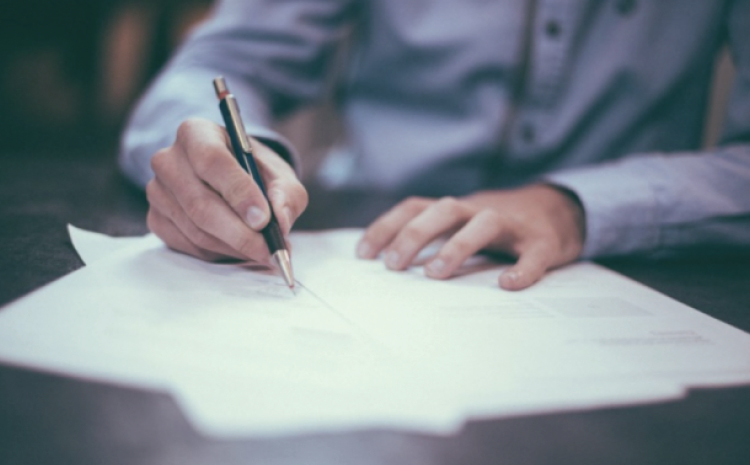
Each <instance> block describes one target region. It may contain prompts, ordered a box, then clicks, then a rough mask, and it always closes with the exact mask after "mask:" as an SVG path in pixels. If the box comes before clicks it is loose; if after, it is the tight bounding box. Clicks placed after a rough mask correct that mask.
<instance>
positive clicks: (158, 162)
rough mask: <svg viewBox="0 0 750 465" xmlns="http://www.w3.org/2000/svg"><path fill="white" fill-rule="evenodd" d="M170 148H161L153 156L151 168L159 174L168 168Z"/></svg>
mask: <svg viewBox="0 0 750 465" xmlns="http://www.w3.org/2000/svg"><path fill="white" fill-rule="evenodd" d="M170 158H171V157H170V154H169V149H166V148H164V149H161V150H159V151H158V152H156V153H155V154H154V155H153V156H152V157H151V169H152V170H153V172H154V174H156V175H157V176H158V175H159V174H161V173H163V172H164V171H166V170H167V169H169V165H170Z"/></svg>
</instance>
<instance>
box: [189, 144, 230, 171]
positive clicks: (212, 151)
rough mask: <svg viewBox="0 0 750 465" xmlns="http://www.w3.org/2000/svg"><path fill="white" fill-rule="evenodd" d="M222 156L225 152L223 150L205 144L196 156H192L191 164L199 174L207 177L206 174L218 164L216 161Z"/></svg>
mask: <svg viewBox="0 0 750 465" xmlns="http://www.w3.org/2000/svg"><path fill="white" fill-rule="evenodd" d="M222 156H223V154H222V153H221V151H220V150H217V149H216V148H215V147H213V146H205V147H202V148H201V150H200V151H198V152H197V153H196V154H195V156H194V157H191V164H192V165H193V169H194V170H195V172H196V173H197V174H198V176H200V177H205V175H206V174H207V173H209V172H210V171H211V169H212V168H213V167H214V166H216V163H217V162H218V161H219V159H220V157H222Z"/></svg>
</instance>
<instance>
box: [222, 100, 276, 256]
mask: <svg viewBox="0 0 750 465" xmlns="http://www.w3.org/2000/svg"><path fill="white" fill-rule="evenodd" d="M219 109H220V110H221V115H222V116H223V118H224V123H225V125H226V128H227V132H228V133H229V140H230V141H231V143H232V152H233V153H234V157H235V158H236V159H237V162H238V163H239V164H240V166H242V168H243V169H244V170H245V171H246V172H247V173H249V174H250V175H251V176H252V177H253V180H254V181H255V183H256V184H257V185H258V187H259V188H260V190H261V192H262V193H263V197H264V198H265V199H266V202H267V203H268V209H269V211H270V213H271V218H270V219H269V221H268V224H267V225H266V227H265V228H263V229H262V230H261V233H262V234H263V238H264V239H265V241H266V244H268V249H269V251H270V252H271V254H272V255H273V254H274V253H275V252H276V251H278V250H286V248H287V247H286V241H285V240H284V236H283V235H282V234H281V228H280V227H279V222H278V220H277V218H276V215H275V214H274V212H273V208H272V207H271V203H270V202H269V201H268V192H266V185H265V183H264V182H263V178H262V177H261V176H260V170H259V169H258V165H257V164H256V163H255V158H254V157H253V153H252V147H251V146H250V142H249V141H248V138H247V134H245V128H244V127H243V124H242V119H241V118H240V116H239V108H238V107H237V102H236V100H234V97H233V96H231V94H230V95H229V96H227V97H226V98H223V99H222V100H221V101H220V102H219Z"/></svg>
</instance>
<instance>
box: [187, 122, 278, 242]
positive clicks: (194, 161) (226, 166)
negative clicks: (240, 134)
mask: <svg viewBox="0 0 750 465" xmlns="http://www.w3.org/2000/svg"><path fill="white" fill-rule="evenodd" d="M177 142H178V144H179V145H180V147H181V148H182V150H183V151H184V152H185V154H186V156H187V159H188V162H189V163H190V165H191V167H192V169H193V171H194V172H195V174H196V175H197V177H198V178H199V179H200V180H201V181H203V182H205V183H206V184H208V185H209V186H211V188H213V189H214V190H215V191H216V192H218V193H219V195H220V196H221V197H222V198H223V199H224V200H225V201H226V203H227V204H228V205H229V206H230V207H231V208H232V210H233V211H234V212H235V213H236V214H237V215H238V216H239V217H240V218H242V219H243V221H245V223H246V224H247V225H248V226H250V227H251V228H253V229H254V230H256V231H260V230H261V229H263V227H265V225H266V223H268V219H269V218H270V216H269V206H268V201H267V200H266V198H265V197H264V196H263V193H262V191H261V189H260V187H259V186H258V184H256V183H255V181H254V180H253V177H252V175H250V174H249V173H247V172H245V170H244V169H243V168H242V166H241V165H240V164H239V163H238V162H237V160H236V159H235V157H234V154H233V153H232V151H231V149H230V147H229V139H228V136H227V135H226V132H225V131H224V130H223V129H222V128H221V127H219V126H217V125H215V124H213V123H211V122H208V121H202V120H188V121H186V122H184V123H182V124H181V125H180V128H179V129H178V131H177Z"/></svg>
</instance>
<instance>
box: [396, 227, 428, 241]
mask: <svg viewBox="0 0 750 465" xmlns="http://www.w3.org/2000/svg"><path fill="white" fill-rule="evenodd" d="M399 236H400V239H401V241H402V242H405V243H408V244H414V243H421V242H423V241H424V240H425V238H426V236H427V234H426V233H425V231H423V230H422V229H420V228H419V227H417V226H415V225H413V224H411V223H410V224H407V225H406V226H404V227H403V229H402V230H401V233H400V234H399Z"/></svg>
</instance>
